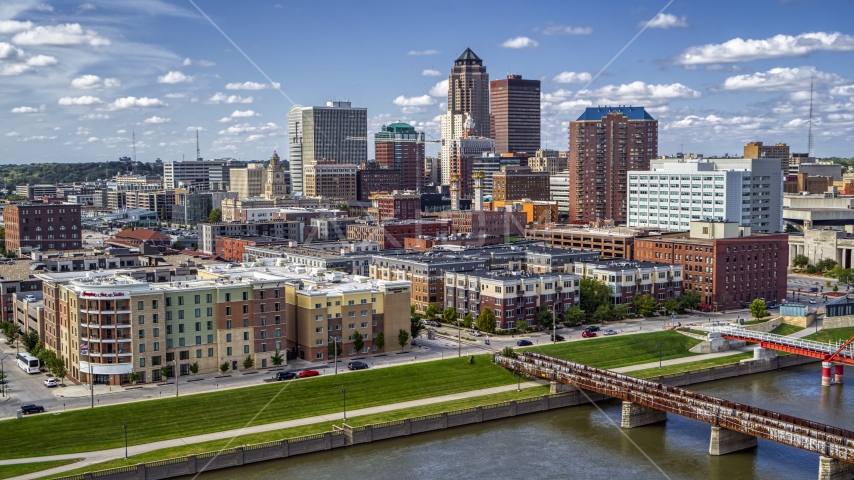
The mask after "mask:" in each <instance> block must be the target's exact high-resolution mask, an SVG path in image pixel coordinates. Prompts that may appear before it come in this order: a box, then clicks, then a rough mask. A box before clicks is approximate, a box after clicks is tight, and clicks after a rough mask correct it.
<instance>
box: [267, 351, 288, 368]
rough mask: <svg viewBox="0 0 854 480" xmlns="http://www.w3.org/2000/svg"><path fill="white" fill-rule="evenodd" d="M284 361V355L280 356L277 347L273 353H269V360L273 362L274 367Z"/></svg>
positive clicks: (280, 353)
mask: <svg viewBox="0 0 854 480" xmlns="http://www.w3.org/2000/svg"><path fill="white" fill-rule="evenodd" d="M284 361H285V357H283V356H282V352H281V351H279V349H278V348H277V349H276V352H275V353H274V354H272V355H270V362H271V363H272V364H273V366H274V367H278V366H279V365H281V364H282V363H284Z"/></svg>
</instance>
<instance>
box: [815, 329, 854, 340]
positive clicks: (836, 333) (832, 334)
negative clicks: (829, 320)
mask: <svg viewBox="0 0 854 480" xmlns="http://www.w3.org/2000/svg"><path fill="white" fill-rule="evenodd" d="M851 337H854V327H845V328H827V329H824V330H819V331H818V333H813V334H811V335H807V336H806V337H804V338H805V339H807V340H816V341H818V342H835V341H837V340H841V341H843V342H844V341H846V340H848V339H849V338H851Z"/></svg>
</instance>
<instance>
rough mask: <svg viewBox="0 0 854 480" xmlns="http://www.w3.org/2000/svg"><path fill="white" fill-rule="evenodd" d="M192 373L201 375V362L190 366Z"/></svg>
mask: <svg viewBox="0 0 854 480" xmlns="http://www.w3.org/2000/svg"><path fill="white" fill-rule="evenodd" d="M190 373H192V374H193V375H195V374H197V373H199V362H193V363H191V364H190Z"/></svg>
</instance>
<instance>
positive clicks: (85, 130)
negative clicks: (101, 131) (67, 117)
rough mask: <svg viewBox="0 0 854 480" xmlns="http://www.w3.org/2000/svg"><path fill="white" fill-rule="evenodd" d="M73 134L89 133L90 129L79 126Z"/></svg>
mask: <svg viewBox="0 0 854 480" xmlns="http://www.w3.org/2000/svg"><path fill="white" fill-rule="evenodd" d="M72 135H87V136H88V135H89V129H88V128H86V127H77V131H76V132H74V133H72Z"/></svg>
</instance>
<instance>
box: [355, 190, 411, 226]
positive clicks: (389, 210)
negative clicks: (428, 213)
mask: <svg viewBox="0 0 854 480" xmlns="http://www.w3.org/2000/svg"><path fill="white" fill-rule="evenodd" d="M371 204H372V206H371V208H369V209H368V213H369V214H371V216H373V217H374V218H376V219H377V220H389V219H393V220H418V219H420V218H421V195H418V194H416V193H414V192H392V193H377V194H374V195H373V197H372V198H371Z"/></svg>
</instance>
